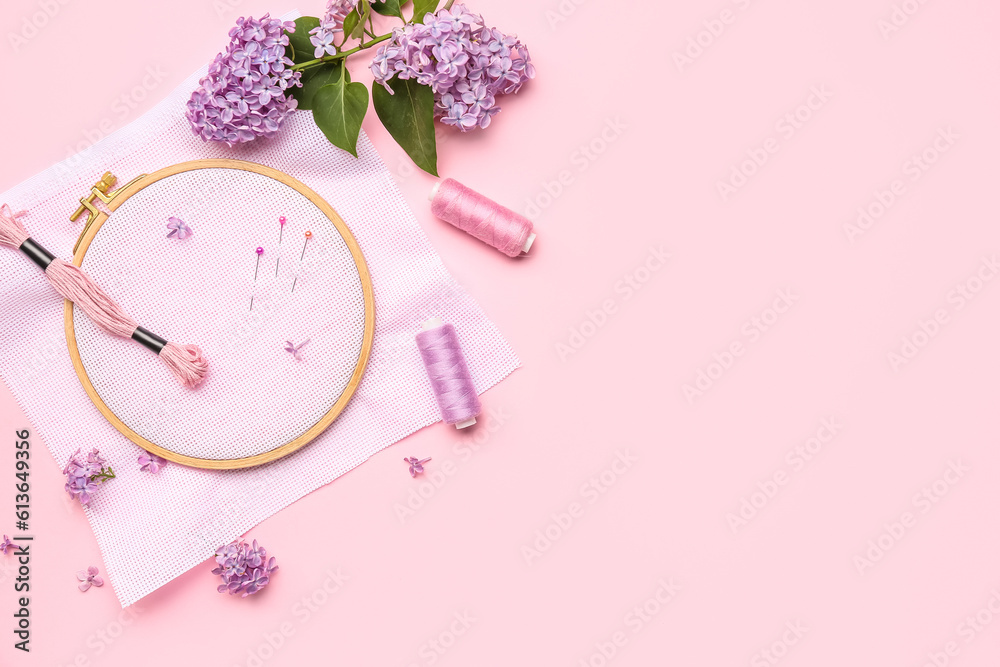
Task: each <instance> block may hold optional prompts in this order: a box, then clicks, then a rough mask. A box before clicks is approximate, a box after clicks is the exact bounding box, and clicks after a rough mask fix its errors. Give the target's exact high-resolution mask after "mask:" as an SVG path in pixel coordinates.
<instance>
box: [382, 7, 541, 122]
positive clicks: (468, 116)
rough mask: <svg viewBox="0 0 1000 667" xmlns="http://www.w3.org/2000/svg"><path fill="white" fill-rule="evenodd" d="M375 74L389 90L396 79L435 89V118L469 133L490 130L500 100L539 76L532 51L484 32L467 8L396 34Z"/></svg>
mask: <svg viewBox="0 0 1000 667" xmlns="http://www.w3.org/2000/svg"><path fill="white" fill-rule="evenodd" d="M371 70H372V73H373V74H374V75H375V80H376V81H377V82H378V83H380V84H382V85H383V86H385V87H386V89H387V90H388V89H389V86H388V81H389V80H390V79H392V78H393V77H394V76H398V77H399V78H401V79H416V80H417V83H420V84H422V85H425V86H430V87H431V88H432V89H433V90H434V99H435V100H436V105H435V114H436V115H437V116H438V117H440V118H441V122H442V123H445V124H446V125H453V126H455V127H457V128H458V129H460V130H462V131H463V132H467V131H469V130H474V129H476V128H477V127H478V128H484V129H485V128H486V127H488V126H489V124H490V120H491V119H492V118H493V116H495V115H496V114H498V113H499V112H500V107H499V106H498V105H497V102H496V97H497V95H500V94H508V93H516V92H517V91H518V90H520V89H521V86H522V85H523V84H524V82H525V81H527V80H528V79H533V78H534V77H535V67H534V65H532V64H531V56H530V55H529V54H528V49H527V47H526V46H525V45H524V44H522V43H521V42H520V41H519V40H518V39H517V38H516V37H512V36H508V35H505V34H503V33H502V32H500V31H499V30H497V29H496V28H486V27H484V25H483V19H482V17H481V16H479V15H477V14H472V13H470V12H469V11H468V10H467V9H466V7H465V5H462V4H456V5H454V6H453V7H452V8H451V10H447V9H442V10H441V11H440V12H438V13H437V14H436V15H434V14H428V15H427V16H426V17H425V18H424V23H423V24H410V25H407V26H405V27H404V28H397V29H396V30H394V31H393V35H392V39H391V40H389V42H387V43H386V44H385V45H384V46H382V47H380V48H379V50H378V53H376V55H375V59H374V60H373V61H372V64H371ZM390 92H392V91H391V90H390Z"/></svg>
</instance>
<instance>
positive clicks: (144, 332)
mask: <svg viewBox="0 0 1000 667" xmlns="http://www.w3.org/2000/svg"><path fill="white" fill-rule="evenodd" d="M132 340H134V341H135V342H137V343H140V344H141V345H143V346H144V347H147V348H149V349H150V350H152V351H153V352H155V353H157V354H159V353H160V351H162V350H163V347H164V346H165V345H166V344H167V341H165V340H163V339H162V338H160V337H159V336H157V335H156V334H155V333H153V332H152V331H150V330H149V329H143V328H142V327H136V328H135V331H133V332H132Z"/></svg>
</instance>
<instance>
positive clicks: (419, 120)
mask: <svg viewBox="0 0 1000 667" xmlns="http://www.w3.org/2000/svg"><path fill="white" fill-rule="evenodd" d="M389 86H390V87H391V88H392V91H393V93H394V94H390V93H389V91H387V90H386V89H385V88H383V87H382V86H379V85H377V84H376V85H375V86H374V87H373V88H372V101H373V102H374V103H375V112H376V113H377V114H378V117H379V120H381V121H382V124H383V125H385V129H387V130H388V131H389V134H391V135H392V138H393V139H395V140H396V143H398V144H399V145H400V146H402V147H403V150H405V151H406V153H407V155H409V156H410V158H412V159H413V162H414V163H415V164H416V165H417V166H418V167H420V168H421V169H423V170H424V171H426V172H427V173H429V174H433V175H435V176H437V175H438V173H437V142H436V140H435V138H434V91H432V90H431V89H430V87H429V86H421V85H420V84H419V83H417V82H416V81H415V80H413V79H400V78H398V77H397V78H394V79H391V80H390V81H389Z"/></svg>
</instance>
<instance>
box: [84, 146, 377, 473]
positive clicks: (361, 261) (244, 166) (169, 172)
mask: <svg viewBox="0 0 1000 667" xmlns="http://www.w3.org/2000/svg"><path fill="white" fill-rule="evenodd" d="M196 169H239V170H242V171H250V172H253V173H255V174H261V175H263V176H268V177H270V178H273V179H274V180H276V181H278V182H280V183H283V184H285V185H287V186H289V187H291V188H294V189H295V190H297V191H298V192H299V193H300V194H302V195H303V196H305V197H306V198H307V199H309V201H311V202H312V203H313V204H315V205H316V206H317V208H319V209H320V210H321V211H322V212H323V213H324V214H325V215H326V217H327V218H329V219H330V222H332V223H333V226H334V227H336V228H337V231H338V232H340V235H341V237H343V239H344V242H345V243H346V244H347V247H348V249H349V250H350V251H351V255H352V256H353V257H354V263H355V265H356V266H357V269H358V275H359V276H360V277H361V287H362V290H363V292H364V297H365V331H364V338H363V339H362V344H361V354H360V355H359V357H358V364H357V366H356V367H355V369H354V374H353V375H352V376H351V380H350V382H348V384H347V387H346V388H345V389H344V393H342V394H341V395H340V398H338V399H337V402H336V403H334V405H333V407H332V408H330V410H329V412H327V413H326V414H325V415H323V417H322V418H320V420H319V421H318V422H316V423H315V424H313V425H312V427H310V428H309V429H308V430H307V431H306V432H305V433H303V434H302V435H300V436H298V437H297V438H295V439H294V440H292V441H291V442H288V443H286V444H284V445H281V446H279V447H276V448H274V449H272V450H270V451H268V452H264V453H263V454H256V455H254V456H248V457H246V458H242V459H199V458H195V457H192V456H185V455H183V454H178V453H176V452H172V451H170V450H169V449H164V448H163V447H161V446H160V445H157V444H156V443H153V442H150V441H149V440H147V439H145V438H143V437H142V436H141V435H139V434H138V433H136V432H135V431H133V430H132V429H130V428H129V427H128V426H126V425H125V423H124V422H123V421H122V420H121V419H119V418H118V416H117V415H115V413H114V412H112V411H111V409H110V408H108V406H107V405H106V404H105V403H104V401H103V400H102V399H101V397H100V395H99V394H98V393H97V391H96V390H95V389H94V385H93V384H92V383H91V382H90V377H89V376H88V375H87V371H86V369H85V368H84V367H83V361H82V360H81V359H80V350H79V349H78V348H77V344H76V330H75V328H74V326H73V303H72V302H71V301H67V302H66V305H65V320H66V343H67V345H68V346H69V356H70V359H72V360H73V368H75V369H76V374H77V376H79V378H80V383H81V384H82V385H83V388H84V390H85V391H86V392H87V395H88V396H90V400H92V401H93V402H94V405H95V406H97V409H98V410H99V411H100V412H101V414H102V415H104V417H105V419H107V420H108V421H109V422H111V425H112V426H114V427H115V428H116V429H118V430H119V431H120V432H121V433H122V435H124V436H125V437H126V438H128V439H129V440H131V441H132V442H134V443H135V444H137V445H139V446H140V447H142V448H143V449H146V450H148V451H150V452H152V453H154V454H158V455H159V456H162V457H163V458H165V459H167V460H168V461H173V462H175V463H180V464H182V465H186V466H191V467H194V468H209V469H214V470H234V469H237V468H249V467H251V466H256V465H261V464H263V463H269V462H271V461H274V460H276V459H279V458H281V457H282V456H287V455H288V454H291V453H292V452H294V451H296V450H297V449H300V448H302V447H304V446H305V445H307V444H308V443H310V442H311V441H312V440H313V439H314V438H316V436H318V435H319V434H320V433H322V432H323V431H325V430H326V429H327V427H329V426H330V424H332V423H333V420H334V419H336V418H337V416H338V415H339V414H340V413H341V412H342V411H343V410H344V408H345V407H346V406H347V403H348V401H350V400H351V397H352V396H353V395H354V392H355V391H356V390H357V388H358V384H359V383H360V382H361V376H362V375H363V374H364V372H365V366H367V365H368V357H369V356H370V355H371V350H372V340H373V339H374V337H375V294H374V291H373V290H372V279H371V274H369V273H368V265H367V263H365V258H364V255H362V254H361V248H360V246H358V242H357V240H356V239H355V238H354V235H353V234H351V230H350V229H348V227H347V225H346V224H345V223H344V221H343V220H342V219H341V217H340V216H339V215H338V214H337V212H336V211H335V210H333V207H331V206H330V205H329V204H328V203H326V201H325V200H324V199H323V198H322V197H320V196H319V195H318V194H316V193H315V192H313V191H312V190H311V189H309V188H308V187H306V186H305V185H304V184H302V183H301V182H299V181H298V180H296V179H294V178H292V177H291V176H289V175H288V174H285V173H282V172H280V171H278V170H276V169H271V168H270V167H265V166H264V165H260V164H255V163H253V162H243V161H240V160H222V159H219V160H195V161H193V162H183V163H181V164H175V165H173V166H171V167H167V168H166V169H161V170H160V171H157V172H155V173H152V174H149V175H148V176H144V177H143V178H140V179H137V180H136V181H134V182H133V183H130V184H129V185H127V186H126V187H124V188H123V189H122V190H121V191H120V192H118V193H117V194H116V195H115V197H114V198H113V199H112V200H111V203H109V204H108V209H109V210H110V211H111V212H112V213H114V211H115V210H117V209H118V207H119V206H121V204H122V202H124V201H126V200H127V199H128V198H129V197H131V196H132V195H134V194H135V193H137V192H139V191H140V190H142V189H143V188H145V187H146V186H148V185H151V184H153V183H156V182H157V181H159V180H161V179H164V178H167V177H168V176H174V175H176V174H180V173H184V172H187V171H194V170H196ZM108 217H109V216H108V214H107V213H104V212H103V211H102V212H101V213H100V214H99V215H98V216H97V217H96V218H95V219H94V221H93V222H92V223H91V224H90V225H89V226H88V227H87V229H85V230H84V232H83V235H82V236H81V237H80V241H79V247H78V248H77V251H76V254H75V255H74V256H73V263H74V264H75V265H77V266H80V265H81V264H83V258H84V256H85V255H86V254H87V249H88V248H89V247H90V243H91V241H93V240H94V237H95V236H96V235H97V232H98V231H100V229H101V226H102V225H103V224H104V223H105V222H106V221H107V220H108Z"/></svg>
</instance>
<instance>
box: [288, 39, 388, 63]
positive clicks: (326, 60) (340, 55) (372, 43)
mask: <svg viewBox="0 0 1000 667" xmlns="http://www.w3.org/2000/svg"><path fill="white" fill-rule="evenodd" d="M391 37H392V33H391V32H390V33H387V34H385V35H379V36H378V37H376V38H375V39H372V40H369V41H367V42H362V43H361V44H359V45H358V46H356V47H354V48H353V49H349V50H347V51H341V52H340V53H338V54H336V55H332V56H331V55H326V56H323V57H322V58H317V59H315V60H307V61H305V62H304V63H299V64H297V65H292V68H291V69H292V71H293V72H301V71H302V70H305V69H310V68H312V67H318V66H319V65H322V64H324V63H332V62H336V61H338V60H343V59H344V58H347V57H348V56H353V55H354V54H355V53H359V52H361V51H364V50H365V49H370V48H372V47H373V46H375V45H376V44H379V43H380V42H384V41H386V40H387V39H390V38H391Z"/></svg>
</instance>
